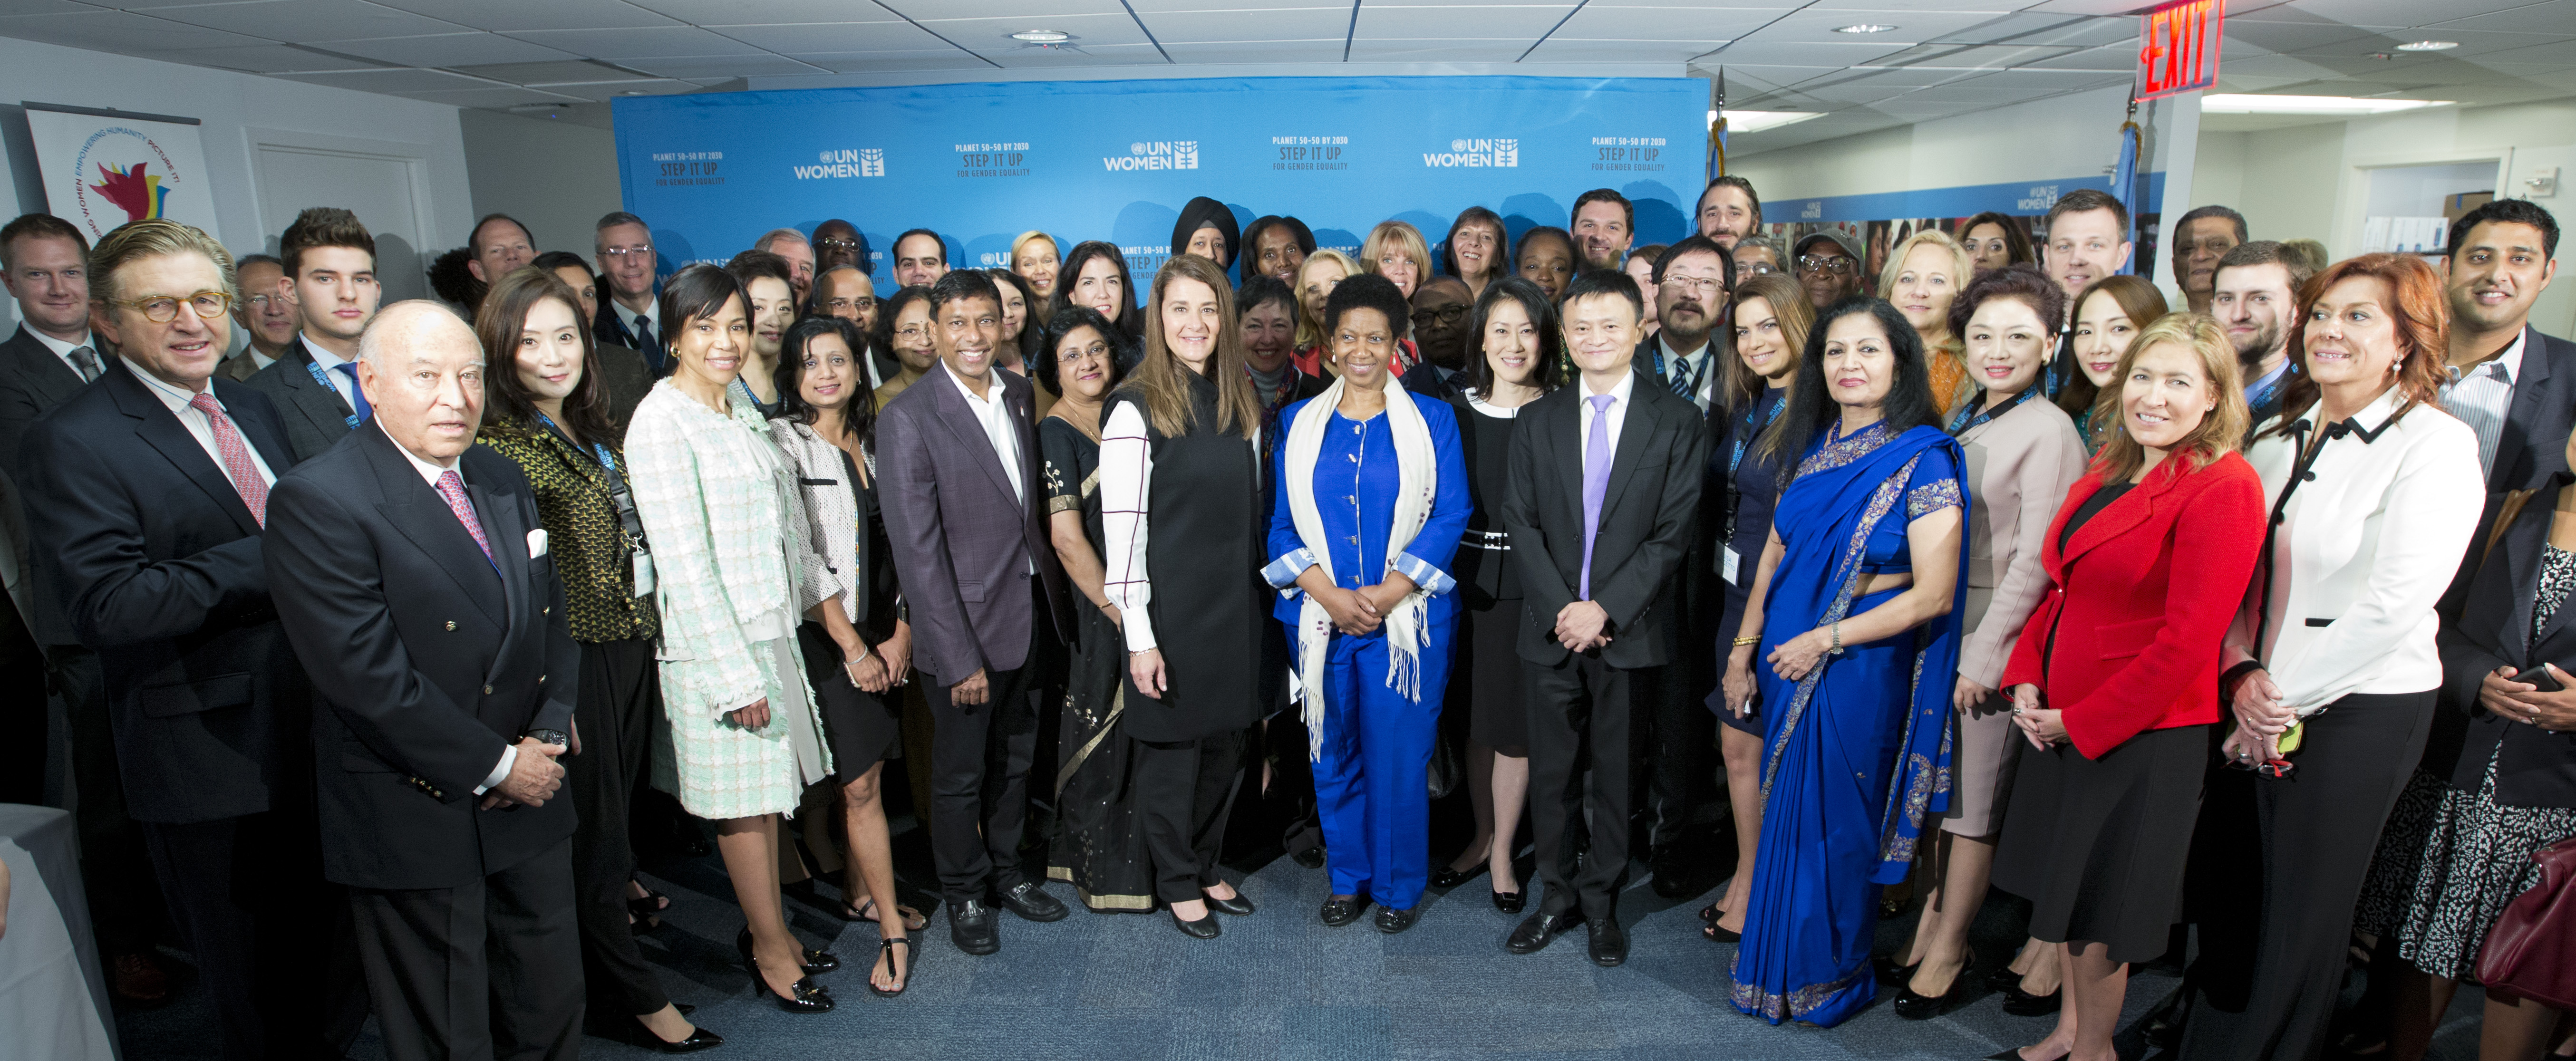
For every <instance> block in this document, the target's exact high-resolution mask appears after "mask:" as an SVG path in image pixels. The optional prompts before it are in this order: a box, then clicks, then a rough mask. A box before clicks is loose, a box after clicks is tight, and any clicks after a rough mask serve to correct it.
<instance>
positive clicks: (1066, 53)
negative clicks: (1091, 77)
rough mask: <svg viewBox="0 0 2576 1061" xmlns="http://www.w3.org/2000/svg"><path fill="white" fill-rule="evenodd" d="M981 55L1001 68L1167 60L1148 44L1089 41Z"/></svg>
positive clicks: (1158, 63) (1151, 63)
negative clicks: (1069, 46)
mask: <svg viewBox="0 0 2576 1061" xmlns="http://www.w3.org/2000/svg"><path fill="white" fill-rule="evenodd" d="M983 55H984V57H985V58H987V59H991V60H992V61H994V62H997V63H1000V64H1002V66H1003V67H1004V68H1005V69H1011V70H1033V69H1044V68H1047V67H1067V66H1139V65H1144V66H1163V65H1167V64H1168V62H1169V61H1168V60H1166V59H1164V58H1163V53H1162V52H1161V51H1159V50H1157V49H1156V48H1155V47H1154V46H1153V45H1151V44H1092V45H1084V46H1083V47H1081V48H1078V49H1074V48H1005V49H999V50H992V51H985V52H984V53H983Z"/></svg>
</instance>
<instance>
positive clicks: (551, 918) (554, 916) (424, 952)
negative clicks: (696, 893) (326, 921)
mask: <svg viewBox="0 0 2576 1061" xmlns="http://www.w3.org/2000/svg"><path fill="white" fill-rule="evenodd" d="M582 740H583V742H584V743H585V744H587V743H588V742H589V738H588V737H584V738H582ZM349 906H350V909H351V910H353V911H354V912H355V913H356V916H357V926H358V955H359V958H360V960H361V961H363V962H364V963H365V967H366V978H367V994H368V995H369V996H370V997H372V998H373V999H374V1000H375V1004H376V1027H377V1029H378V1030H379V1031H381V1032H382V1033H383V1035H384V1040H385V1056H386V1057H388V1058H390V1059H392V1061H522V1059H533V1058H544V1059H547V1061H570V1059H571V1058H572V1057H574V1056H575V1055H576V1054H577V1053H578V1052H579V1049H580V1046H581V1013H582V1001H581V999H582V982H581V940H580V935H581V933H580V929H579V928H578V927H576V924H575V922H576V920H577V919H576V918H575V916H574V914H573V874H572V841H570V840H569V839H567V840H565V841H564V842H562V843H559V844H556V845H555V846H553V847H550V848H547V849H546V850H545V851H544V852H543V853H541V854H538V855H537V856H535V857H533V858H530V859H528V860H527V861H524V862H521V863H519V864H518V865H515V866H512V867H510V868H508V869H505V870H502V871H500V872H498V873H493V874H489V875H487V876H485V877H483V878H481V879H479V880H475V881H471V882H469V883H466V884H464V885H462V886H459V887H454V888H421V889H406V890H385V889H377V888H351V889H349Z"/></svg>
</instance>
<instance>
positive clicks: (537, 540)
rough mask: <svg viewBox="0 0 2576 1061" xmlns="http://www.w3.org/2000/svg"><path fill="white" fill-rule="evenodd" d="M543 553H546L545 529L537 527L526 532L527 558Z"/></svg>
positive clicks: (533, 557)
mask: <svg viewBox="0 0 2576 1061" xmlns="http://www.w3.org/2000/svg"><path fill="white" fill-rule="evenodd" d="M544 555H546V529H545V528H544V527H539V528H537V529H535V530H532V531H529V532H528V559H530V560H534V559H536V558H538V557H540V556H544Z"/></svg>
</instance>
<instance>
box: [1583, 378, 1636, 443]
mask: <svg viewBox="0 0 2576 1061" xmlns="http://www.w3.org/2000/svg"><path fill="white" fill-rule="evenodd" d="M1574 386H1575V388H1576V390H1577V392H1578V393H1580V394H1581V395H1582V397H1579V398H1577V399H1575V402H1574V408H1575V416H1576V420H1575V422H1574V427H1575V435H1574V437H1575V439H1576V441H1578V442H1579V443H1581V445H1582V449H1581V450H1580V452H1581V454H1582V456H1583V460H1584V462H1585V464H1587V465H1588V464H1589V463H1590V462H1591V460H1592V417H1593V415H1594V414H1593V412H1592V398H1593V394H1592V385H1591V384H1590V383H1587V382H1584V381H1583V380H1582V378H1581V377H1580V376H1577V377H1576V381H1575V384H1574ZM1636 390H1637V374H1636V373H1634V372H1622V373H1620V374H1619V382H1617V383H1614V384H1611V385H1610V407H1609V408H1607V409H1604V410H1602V411H1601V413H1600V415H1602V416H1606V417H1609V418H1610V424H1609V428H1610V452H1612V453H1617V452H1619V428H1620V427H1621V426H1623V425H1625V424H1626V423H1627V422H1628V397H1629V395H1632V394H1634V393H1636Z"/></svg>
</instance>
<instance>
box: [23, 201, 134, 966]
mask: <svg viewBox="0 0 2576 1061" xmlns="http://www.w3.org/2000/svg"><path fill="white" fill-rule="evenodd" d="M88 257H89V237H87V236H85V235H83V234H82V233H81V230H80V229H79V228H78V227H76V226H74V225H73V224H71V223H70V222H68V221H64V220H63V219H61V218H58V217H54V216H52V215H50V214H26V215H23V216H21V217H19V218H17V219H16V220H13V221H11V222H9V223H8V225H6V226H0V282H5V283H6V285H7V287H8V289H9V293H10V294H11V295H12V296H15V297H16V299H17V302H18V316H19V318H20V319H21V320H23V321H24V322H25V323H22V324H20V325H19V326H18V332H17V334H15V335H12V336H10V337H9V341H8V342H6V343H0V474H6V475H9V476H12V477H17V476H21V475H23V466H22V465H21V464H20V462H19V450H20V443H21V442H22V441H23V440H24V439H25V438H26V435H27V431H28V429H30V428H32V427H34V426H35V423H36V420H37V418H38V417H41V416H43V415H44V414H45V413H47V412H49V411H51V410H52V409H54V408H55V407H56V406H59V405H61V404H62V403H64V402H66V401H69V400H70V399H71V396H72V395H73V394H76V393H78V392H79V391H80V389H81V388H82V387H83V386H85V385H87V383H88V382H89V380H90V379H91V378H93V377H95V376H97V375H98V374H99V373H100V372H102V371H104V370H105V369H106V364H107V361H108V360H109V358H110V355H109V354H108V353H107V345H106V344H104V343H102V342H100V341H99V340H98V338H97V336H95V335H93V334H92V333H91V331H90V322H89V308H90V302H89V298H90V285H89V262H88ZM21 483H22V484H23V480H21ZM10 503H11V504H15V503H16V502H14V501H12V502H10ZM13 518H15V516H14V515H13ZM9 562H12V563H16V562H18V560H17V559H16V558H11V559H10V561H9ZM18 577H19V578H21V579H23V580H24V581H25V582H26V586H25V589H26V590H27V598H26V603H27V605H28V607H27V610H26V619H27V626H28V632H29V633H31V634H33V635H34V639H35V642H36V644H37V645H38V646H40V651H41V652H42V654H43V657H44V666H43V668H42V669H41V673H42V674H43V675H44V680H45V682H46V684H48V685H50V686H51V687H52V689H53V691H54V692H55V693H56V694H58V695H60V696H61V697H62V698H63V708H64V714H65V717H66V720H67V722H68V724H69V725H68V728H69V729H70V731H71V746H72V783H73V785H74V786H75V787H76V789H77V790H78V792H79V796H80V803H79V806H80V812H79V814H78V816H77V825H78V827H79V831H80V840H81V883H82V885H83V888H84V890H85V891H87V892H88V898H89V911H90V920H91V927H92V928H93V929H94V930H95V933H96V935H97V937H98V949H99V952H100V953H101V954H102V955H104V956H105V957H106V960H107V965H108V979H109V982H110V984H111V986H112V987H113V989H114V990H115V992H116V994H117V997H119V998H123V999H126V1000H128V1001H134V1002H142V1003H146V1004H158V1003H160V1002H163V1001H167V1000H168V999H169V997H170V989H169V978H168V976H167V975H166V974H164V973H163V972H162V970H161V967H160V965H159V963H158V962H157V961H155V960H154V959H153V958H152V956H151V954H152V939H151V930H150V925H151V924H152V922H153V921H155V920H157V919H158V916H157V915H156V914H155V912H154V910H155V908H156V907H158V906H159V905H160V903H161V900H160V898H159V897H158V896H155V895H153V894H152V879H151V878H152V868H151V864H150V862H149V861H148V860H146V858H145V857H144V853H143V848H144V841H143V830H142V829H141V827H139V826H137V825H136V824H135V823H134V818H133V817H132V816H131V815H130V814H129V813H128V811H127V809H126V806H125V790H124V786H123V784H122V783H121V782H120V781H119V780H118V777H117V766H116V742H115V739H114V737H113V736H111V735H110V734H109V732H108V729H109V727H108V721H107V717H108V709H107V699H106V697H107V692H106V685H105V683H104V680H103V679H102V678H101V677H100V675H99V664H98V656H97V655H96V654H94V653H92V652H91V651H90V650H89V649H88V648H87V647H85V646H83V645H82V644H81V643H80V638H78V637H76V636H74V635H73V634H72V624H71V620H70V619H69V618H68V617H66V616H65V615H64V614H63V602H62V594H61V592H60V588H59V587H57V586H55V585H54V584H53V582H52V575H51V574H50V573H48V572H44V571H39V570H37V569H36V568H35V565H34V564H33V563H32V559H30V562H28V563H27V564H26V565H25V566H23V567H21V568H20V569H19V571H18ZM30 677H32V675H31V676H30ZM9 700H10V702H11V703H12V704H14V705H18V706H19V708H20V709H21V710H23V711H24V712H26V713H25V714H23V715H20V716H19V717H18V719H17V720H16V722H15V724H14V725H11V726H9V727H8V729H7V731H6V732H5V733H0V740H8V741H10V742H12V743H21V744H25V745H29V746H33V747H37V748H42V747H43V746H44V745H45V744H46V740H45V732H46V729H47V728H48V727H47V724H46V717H45V716H46V713H47V704H46V702H45V696H44V695H43V692H42V690H41V689H39V690H37V695H35V696H33V697H29V696H25V695H23V694H21V695H18V696H13V697H10V698H9ZM39 754H41V753H39ZM40 762H41V760H40ZM43 772H44V771H43V767H42V766H41V765H39V766H38V767H37V773H39V774H42V773H43Z"/></svg>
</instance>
